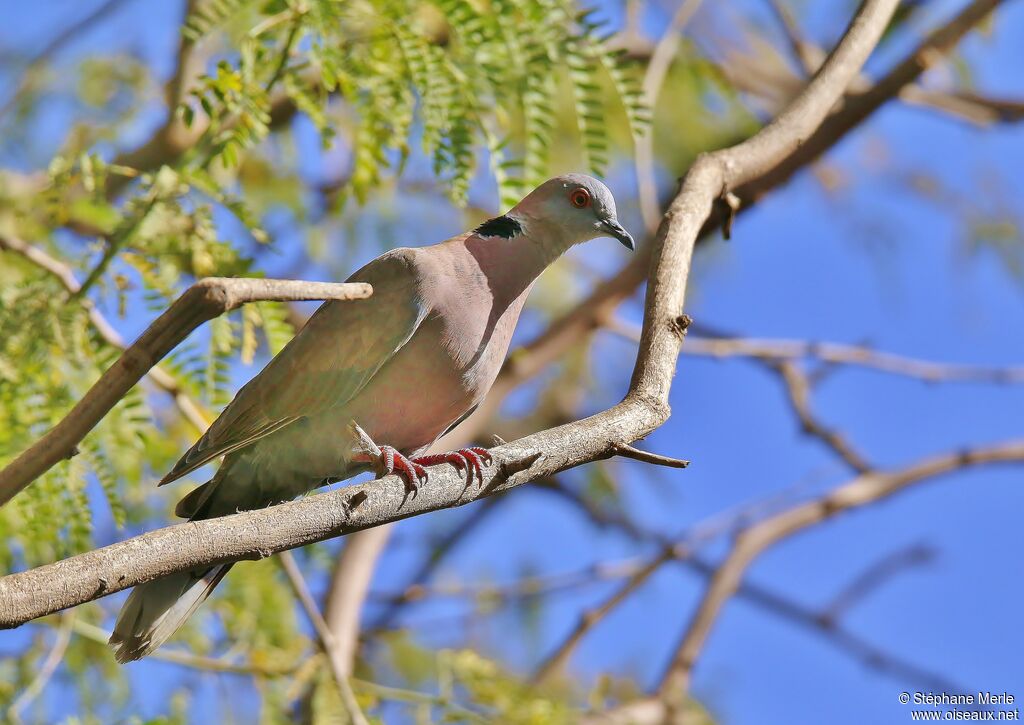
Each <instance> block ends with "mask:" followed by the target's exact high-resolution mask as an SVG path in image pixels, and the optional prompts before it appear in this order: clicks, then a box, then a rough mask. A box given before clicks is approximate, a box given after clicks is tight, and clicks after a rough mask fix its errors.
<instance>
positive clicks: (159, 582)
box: [108, 564, 231, 664]
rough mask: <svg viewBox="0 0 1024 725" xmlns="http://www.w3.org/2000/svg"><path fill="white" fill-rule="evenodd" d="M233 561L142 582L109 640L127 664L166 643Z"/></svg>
mask: <svg viewBox="0 0 1024 725" xmlns="http://www.w3.org/2000/svg"><path fill="white" fill-rule="evenodd" d="M230 568H231V564H220V565H218V566H215V567H213V568H211V569H197V570H193V571H184V572H180V573H178V574H171V575H170V576H168V577H164V578H162V579H155V580H153V581H151V582H146V583H145V584H141V585H139V586H137V587H135V589H134V590H133V591H132V593H131V594H130V595H129V596H128V599H127V600H126V601H125V603H124V606H123V607H122V608H121V612H120V614H118V615H117V622H116V623H115V624H114V631H113V633H112V634H111V635H110V640H109V642H108V644H110V646H111V647H113V648H114V658H115V659H116V660H117V661H118V662H120V663H122V664H124V663H125V662H131V661H132V660H137V659H140V658H142V657H145V656H146V655H148V654H149V653H150V652H152V651H153V650H155V649H156V648H157V647H159V646H160V645H162V644H163V643H164V642H165V641H166V640H167V638H168V637H170V636H171V635H172V634H174V633H175V632H176V631H177V630H178V628H179V627H180V626H181V625H182V624H184V623H185V620H186V619H188V618H189V617H190V616H191V615H192V612H194V611H196V609H197V608H198V607H199V605H200V604H202V603H203V602H204V601H206V598H207V597H209V596H210V593H211V592H212V591H213V588H214V587H216V586H217V584H218V583H220V580H221V579H223V578H224V575H225V574H227V573H228V570H229V569H230Z"/></svg>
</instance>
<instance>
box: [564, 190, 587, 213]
mask: <svg viewBox="0 0 1024 725" xmlns="http://www.w3.org/2000/svg"><path fill="white" fill-rule="evenodd" d="M569 201H570V203H572V205H573V206H574V207H576V208H577V209H582V208H584V207H586V206H589V205H590V192H589V191H587V190H586V189H584V188H582V187H580V188H577V189H573V191H572V193H571V194H569Z"/></svg>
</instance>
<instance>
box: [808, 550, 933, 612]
mask: <svg viewBox="0 0 1024 725" xmlns="http://www.w3.org/2000/svg"><path fill="white" fill-rule="evenodd" d="M935 556H936V553H935V550H934V549H933V548H932V547H930V546H925V545H924V544H915V545H914V546H909V547H906V548H904V549H900V550H899V551H894V552H892V553H891V554H888V555H886V556H885V557H883V558H882V559H881V560H879V561H877V562H875V563H874V564H872V565H871V566H870V567H868V568H867V569H865V570H864V571H863V572H861V573H860V574H858V575H857V576H856V577H855V578H854V579H853V581H851V582H850V583H849V584H847V585H846V586H845V587H843V590H842V591H841V592H839V593H838V594H836V595H835V596H834V597H833V598H832V601H831V602H830V603H829V604H828V606H826V607H825V608H824V609H823V610H822V612H821V614H820V615H819V616H820V617H821V618H822V619H823V620H824V621H826V622H835V621H837V620H838V619H839V618H840V617H842V616H843V615H844V614H846V612H847V611H849V610H850V609H851V608H852V607H853V606H854V605H855V604H856V603H858V602H860V601H863V600H864V599H866V598H867V597H868V596H869V595H870V594H872V593H873V592H874V591H876V590H877V589H878V588H879V587H881V586H882V585H883V584H885V583H886V582H888V581H889V580H890V579H892V578H893V577H894V576H896V574H899V573H901V572H903V571H905V570H907V569H910V568H912V567H919V566H923V565H925V564H929V563H931V562H932V561H934V560H935Z"/></svg>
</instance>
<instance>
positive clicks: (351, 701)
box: [278, 551, 369, 725]
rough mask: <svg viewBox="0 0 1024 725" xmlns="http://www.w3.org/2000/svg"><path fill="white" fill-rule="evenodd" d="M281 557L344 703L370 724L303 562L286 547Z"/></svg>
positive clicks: (362, 723) (360, 724) (359, 722)
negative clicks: (310, 586) (304, 571)
mask: <svg viewBox="0 0 1024 725" xmlns="http://www.w3.org/2000/svg"><path fill="white" fill-rule="evenodd" d="M278 561H279V562H280V563H281V568H282V569H284V573H285V576H287V577H288V583H289V584H291V586H292V591H294V592H295V597H296V598H297V599H298V600H299V604H301V605H302V609H303V610H304V611H305V612H306V616H307V617H309V621H310V623H311V624H312V625H313V630H314V631H315V632H316V636H317V641H318V642H319V643H320V647H321V649H323V651H324V654H325V655H326V656H327V662H328V664H329V665H330V667H331V674H332V675H334V681H335V683H337V685H338V693H339V694H340V695H341V703H342V705H343V706H344V707H345V711H346V712H347V713H348V718H349V720H350V721H351V722H352V723H354V724H355V725H369V723H368V722H367V720H366V716H365V715H363V711H362V710H360V709H359V703H358V702H356V696H355V693H354V692H352V685H351V683H350V682H349V677H350V670H351V666H350V664H347V663H346V662H345V661H344V659H343V658H342V655H341V652H339V650H338V643H337V641H336V640H335V639H334V635H333V634H332V633H331V628H330V627H328V626H327V622H325V621H324V618H323V616H322V615H321V614H320V610H319V609H318V608H317V606H316V602H315V601H313V595H312V594H310V591H309V587H308V586H307V585H306V580H305V578H304V577H303V576H302V572H301V571H300V570H299V565H298V564H296V563H295V557H293V556H292V553H291V552H290V551H282V552H281V553H280V555H278Z"/></svg>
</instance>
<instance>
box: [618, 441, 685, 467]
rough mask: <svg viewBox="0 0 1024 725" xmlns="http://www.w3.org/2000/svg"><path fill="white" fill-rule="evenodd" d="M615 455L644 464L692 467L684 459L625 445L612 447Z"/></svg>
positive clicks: (619, 444) (620, 444)
mask: <svg viewBox="0 0 1024 725" xmlns="http://www.w3.org/2000/svg"><path fill="white" fill-rule="evenodd" d="M611 451H612V454H613V455H616V456H620V457H621V458H632V459H633V460H634V461H643V462H644V463H652V464H654V465H656V466H667V467H669V468H686V467H687V466H689V465H690V462H689V461H684V460H683V459H682V458H671V457H669V456H662V455H659V454H657V453H650V452H649V451H642V450H640V449H639V448H634V447H633V446H630V445H627V444H625V443H616V444H614V445H613V446H612V447H611Z"/></svg>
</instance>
